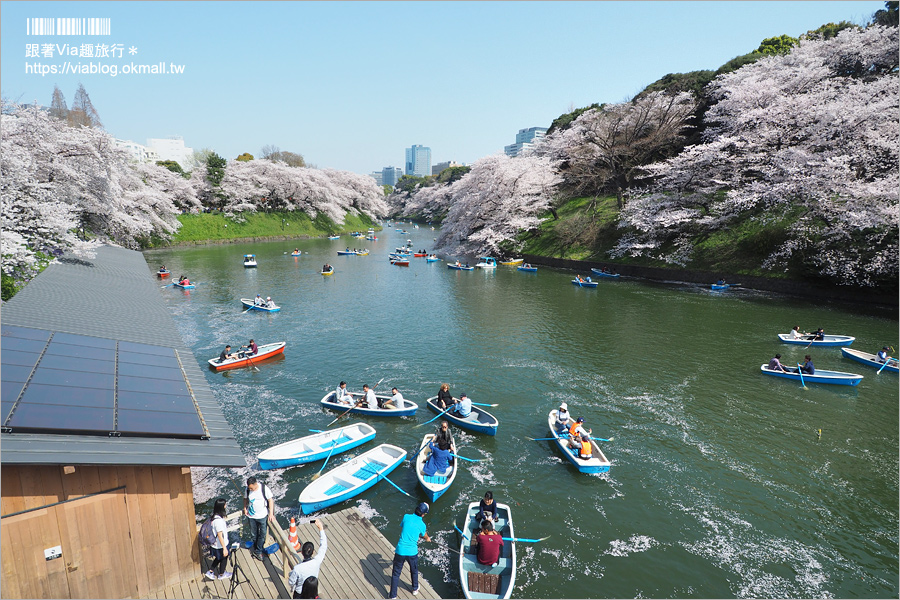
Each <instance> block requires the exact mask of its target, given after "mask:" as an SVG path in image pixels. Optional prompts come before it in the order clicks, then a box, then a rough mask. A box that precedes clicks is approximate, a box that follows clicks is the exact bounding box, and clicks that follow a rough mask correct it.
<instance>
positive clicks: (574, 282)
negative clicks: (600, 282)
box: [572, 279, 597, 288]
mask: <svg viewBox="0 0 900 600" xmlns="http://www.w3.org/2000/svg"><path fill="white" fill-rule="evenodd" d="M572 285H577V286H579V287H586V288H595V287H597V282H596V281H588V280H587V279H585V280H584V281H579V280H577V279H573V280H572Z"/></svg>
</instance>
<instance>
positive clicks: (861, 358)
mask: <svg viewBox="0 0 900 600" xmlns="http://www.w3.org/2000/svg"><path fill="white" fill-rule="evenodd" d="M841 354H843V355H844V356H845V357H847V358H849V359H850V360H855V361H856V362H861V363H862V364H864V365H869V366H870V367H875V368H876V369H880V368H881V367H882V366H884V370H885V371H890V372H891V373H898V372H900V369H898V368H897V359H896V358H889V359H888V360H887V366H885V365H884V363H883V362H881V361H880V360H878V355H876V354H870V353H868V352H863V351H862V350H853V349H851V348H841Z"/></svg>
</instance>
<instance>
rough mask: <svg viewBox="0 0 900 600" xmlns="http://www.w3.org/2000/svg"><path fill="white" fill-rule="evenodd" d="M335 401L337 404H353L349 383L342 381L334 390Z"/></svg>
mask: <svg viewBox="0 0 900 600" xmlns="http://www.w3.org/2000/svg"><path fill="white" fill-rule="evenodd" d="M334 400H335V402H340V403H341V404H346V405H347V406H350V405H351V404H353V396H351V395H350V393H349V392H348V391H347V382H346V381H342V382H341V384H340V385H339V386H338V387H337V389H336V390H334Z"/></svg>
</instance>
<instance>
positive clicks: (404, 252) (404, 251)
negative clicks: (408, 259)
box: [392, 248, 413, 256]
mask: <svg viewBox="0 0 900 600" xmlns="http://www.w3.org/2000/svg"><path fill="white" fill-rule="evenodd" d="M412 253H413V252H412V250H410V249H409V248H394V252H393V253H392V254H396V255H397V256H412Z"/></svg>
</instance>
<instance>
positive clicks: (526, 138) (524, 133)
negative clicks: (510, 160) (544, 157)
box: [503, 127, 547, 156]
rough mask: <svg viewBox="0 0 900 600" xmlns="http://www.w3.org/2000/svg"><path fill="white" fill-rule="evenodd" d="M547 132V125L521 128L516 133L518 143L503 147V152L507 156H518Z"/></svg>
mask: <svg viewBox="0 0 900 600" xmlns="http://www.w3.org/2000/svg"><path fill="white" fill-rule="evenodd" d="M546 133H547V128H546V127H529V128H528V129H520V130H519V133H517V134H516V143H515V144H510V145H509V146H504V147H503V152H505V153H506V155H507V156H518V155H519V154H521V153H522V151H523V150H526V149H528V148H531V147H532V146H534V142H535V140H537V139H539V138H542V137H544V134H546Z"/></svg>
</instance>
